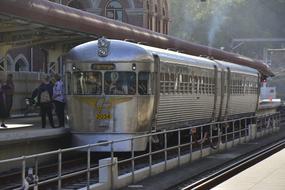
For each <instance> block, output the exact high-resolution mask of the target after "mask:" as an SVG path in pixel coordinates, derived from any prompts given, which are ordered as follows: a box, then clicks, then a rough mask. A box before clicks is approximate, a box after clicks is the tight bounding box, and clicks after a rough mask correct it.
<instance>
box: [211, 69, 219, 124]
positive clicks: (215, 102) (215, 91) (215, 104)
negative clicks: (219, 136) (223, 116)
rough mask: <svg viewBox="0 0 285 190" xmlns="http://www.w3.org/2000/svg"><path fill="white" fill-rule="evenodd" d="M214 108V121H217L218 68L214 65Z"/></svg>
mask: <svg viewBox="0 0 285 190" xmlns="http://www.w3.org/2000/svg"><path fill="white" fill-rule="evenodd" d="M213 77H214V92H213V93H214V108H213V113H212V121H216V117H217V112H218V67H217V66H216V65H214V76H213Z"/></svg>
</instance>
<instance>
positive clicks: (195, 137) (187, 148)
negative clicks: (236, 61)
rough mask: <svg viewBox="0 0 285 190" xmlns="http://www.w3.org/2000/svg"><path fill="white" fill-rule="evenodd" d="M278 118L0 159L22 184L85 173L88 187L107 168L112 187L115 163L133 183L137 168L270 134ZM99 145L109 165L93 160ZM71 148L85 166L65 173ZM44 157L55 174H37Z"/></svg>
mask: <svg viewBox="0 0 285 190" xmlns="http://www.w3.org/2000/svg"><path fill="white" fill-rule="evenodd" d="M280 117H281V115H280V113H275V114H271V115H263V116H258V117H257V116H252V117H244V118H239V119H236V120H228V121H222V122H214V123H209V124H204V125H198V126H194V127H193V126H192V127H185V128H179V129H172V130H165V131H160V132H156V133H151V134H145V135H141V136H137V137H134V138H129V139H122V140H117V141H109V142H102V143H96V144H89V145H85V146H80V147H74V148H67V149H59V150H56V151H51V152H46V153H41V154H35V155H30V156H23V157H19V158H14V159H8V160H2V161H0V166H1V165H5V164H8V163H12V162H15V163H18V166H19V168H20V167H21V168H22V169H21V173H22V175H21V181H22V187H24V186H29V187H30V188H35V189H37V188H38V187H40V186H42V185H45V184H50V183H53V185H54V184H56V185H54V186H57V189H61V188H62V187H63V180H66V179H69V178H72V177H75V176H85V177H84V178H85V179H84V181H85V185H86V188H87V189H90V187H91V186H92V185H93V184H94V179H95V178H96V177H94V174H95V176H97V178H98V179H97V180H95V181H96V182H99V181H100V179H99V178H100V176H99V173H100V170H101V169H102V168H110V171H111V179H109V180H108V181H109V186H108V187H109V189H113V188H115V187H116V184H115V183H116V181H117V179H115V178H116V177H117V176H116V175H115V176H114V175H113V173H116V172H118V171H115V170H117V168H116V167H114V166H120V165H123V167H119V174H118V175H124V174H130V175H131V181H130V182H131V183H135V182H136V181H137V179H136V173H137V171H138V170H143V169H146V170H148V171H147V172H148V176H151V175H153V168H154V165H155V164H158V163H162V165H163V171H166V170H168V169H169V167H168V163H169V161H170V160H171V159H174V158H175V159H176V160H177V165H178V166H180V165H182V164H184V163H185V155H187V156H188V157H187V162H188V163H189V162H192V161H193V159H194V158H193V156H194V153H198V154H199V156H198V157H199V158H201V157H203V156H204V155H203V154H204V150H205V149H207V148H208V149H212V150H215V149H217V150H219V149H220V146H222V145H223V146H224V148H225V149H227V148H229V147H232V146H234V145H236V144H239V143H241V142H242V141H249V140H252V139H255V138H257V137H260V136H263V135H265V134H269V133H272V132H274V131H275V130H277V129H278V128H279V126H280V121H281V120H280V119H281V118H280ZM140 139H148V146H147V150H146V151H144V152H139V153H138V152H136V151H135V147H134V144H135V141H137V140H140ZM154 139H159V140H160V141H159V142H160V147H155V146H154V145H156V144H157V143H154V142H153V141H154ZM126 141H127V142H129V143H130V145H131V151H130V153H129V154H127V155H128V156H125V157H122V158H120V160H118V161H117V158H116V152H115V150H114V147H115V146H116V144H117V143H122V142H126ZM100 146H108V147H109V148H110V153H109V154H108V155H106V158H109V161H110V162H109V163H108V164H100V165H99V163H92V155H91V153H92V150H94V148H96V147H100ZM74 151H83V153H82V154H84V155H85V156H86V157H85V156H84V158H85V159H86V160H85V161H86V163H84V167H83V168H81V169H77V170H76V171H73V172H66V171H64V169H63V168H64V165H63V156H64V155H68V154H69V153H71V152H74ZM45 157H48V158H49V159H50V158H51V157H54V160H55V161H56V163H57V164H56V165H57V166H55V167H54V168H56V170H57V171H56V174H55V173H54V174H53V175H50V176H48V177H43V176H41V175H40V172H39V168H40V167H39V160H40V159H45ZM145 158H147V159H145ZM142 160H143V161H142ZM146 160H147V162H146ZM136 162H139V164H136ZM15 165H17V164H15ZM29 168H32V169H33V172H31V169H30V170H29ZM126 168H128V169H126ZM28 170H29V171H28ZM120 171H121V173H120ZM27 172H28V173H27ZM91 175H93V177H91ZM91 181H93V182H91ZM96 182H95V183H96ZM28 183H30V184H28ZM19 188H20V187H19ZM107 189H108V188H107Z"/></svg>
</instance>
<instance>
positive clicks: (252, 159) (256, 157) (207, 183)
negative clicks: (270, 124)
mask: <svg viewBox="0 0 285 190" xmlns="http://www.w3.org/2000/svg"><path fill="white" fill-rule="evenodd" d="M284 147H285V139H283V140H280V141H278V142H277V143H275V144H273V145H271V146H269V147H266V148H265V149H263V150H260V151H258V152H257V153H254V154H252V155H250V156H248V157H246V158H243V159H242V160H240V161H238V162H236V163H234V164H232V165H230V166H227V167H226V168H223V169H221V170H219V171H217V172H215V173H213V174H211V175H209V176H207V177H205V178H203V179H201V180H199V181H197V182H194V183H192V184H190V185H188V186H186V187H184V188H182V190H188V189H191V190H204V189H211V188H213V187H215V186H217V185H218V184H220V183H222V182H224V181H226V180H227V179H229V178H231V177H232V176H234V175H236V174H238V173H240V172H241V171H243V170H245V169H247V168H249V167H251V166H253V165H254V164H256V163H258V162H260V161H262V160H264V159H265V158H267V157H269V156H271V155H273V154H274V153H276V152H278V151H280V150H282V149H283V148H284Z"/></svg>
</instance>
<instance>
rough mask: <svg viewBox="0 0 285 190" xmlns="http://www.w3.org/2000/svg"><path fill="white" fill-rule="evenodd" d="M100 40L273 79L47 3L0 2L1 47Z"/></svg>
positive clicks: (170, 40)
mask: <svg viewBox="0 0 285 190" xmlns="http://www.w3.org/2000/svg"><path fill="white" fill-rule="evenodd" d="M99 36H105V37H107V38H113V39H121V40H124V39H133V40H134V41H136V42H145V43H146V44H149V45H151V46H155V47H159V48H164V49H167V48H173V49H176V50H179V51H181V52H184V53H186V54H190V55H196V56H201V55H202V56H209V57H213V58H215V59H218V60H225V61H228V62H232V63H236V64H239V65H245V66H248V67H252V68H255V69H257V70H258V71H259V72H260V73H261V74H262V75H263V76H273V73H272V71H271V70H270V69H269V68H268V66H267V65H265V64H264V63H263V62H261V61H257V60H253V59H250V58H247V57H244V56H241V55H237V54H233V53H230V52H225V51H222V50H219V49H215V48H209V47H207V46H202V45H198V44H194V43H191V42H188V41H184V40H181V39H177V38H174V37H171V36H167V35H164V34H159V33H156V32H152V31H149V30H147V29H143V28H140V27H136V26H132V25H129V24H125V23H122V22H118V21H114V20H110V19H107V18H105V17H101V16H98V15H94V14H91V13H88V12H84V11H81V10H78V9H74V8H71V7H67V6H64V5H60V4H57V3H53V2H50V1H47V0H25V1H23V0H1V1H0V45H6V44H9V45H14V46H16V45H18V46H20V45H27V44H31V45H35V44H40V43H52V42H58V41H72V40H74V41H76V40H78V41H82V42H83V41H88V40H90V39H94V38H95V39H96V38H98V37H99Z"/></svg>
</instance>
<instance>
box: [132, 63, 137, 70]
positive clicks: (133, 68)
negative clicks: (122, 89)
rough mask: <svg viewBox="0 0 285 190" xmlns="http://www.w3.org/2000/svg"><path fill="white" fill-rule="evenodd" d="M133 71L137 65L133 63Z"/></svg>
mask: <svg viewBox="0 0 285 190" xmlns="http://www.w3.org/2000/svg"><path fill="white" fill-rule="evenodd" d="M132 70H133V71H135V70H136V64H135V63H133V65H132Z"/></svg>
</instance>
